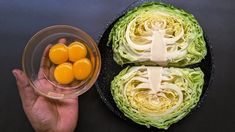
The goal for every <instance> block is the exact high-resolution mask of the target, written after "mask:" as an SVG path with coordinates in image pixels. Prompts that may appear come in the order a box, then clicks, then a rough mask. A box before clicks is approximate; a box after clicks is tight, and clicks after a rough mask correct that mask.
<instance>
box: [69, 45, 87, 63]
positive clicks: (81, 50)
mask: <svg viewBox="0 0 235 132" xmlns="http://www.w3.org/2000/svg"><path fill="white" fill-rule="evenodd" d="M68 49H69V60H70V61H71V62H75V61H77V60H79V59H82V58H85V57H86V55H87V49H86V46H85V45H84V44H82V43H80V42H73V43H71V44H70V45H69V47H68Z"/></svg>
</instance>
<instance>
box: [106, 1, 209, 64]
mask: <svg viewBox="0 0 235 132" xmlns="http://www.w3.org/2000/svg"><path fill="white" fill-rule="evenodd" d="M108 43H112V49H113V52H114V60H115V61H116V62H117V63H118V64H120V65H123V64H126V63H135V64H144V65H168V66H186V65H190V64H195V63H198V62H200V61H201V60H202V59H203V58H204V57H205V55H206V52H207V51H206V44H205V40H204V37H203V31H202V28H201V27H200V26H199V24H198V22H197V21H196V19H195V18H194V16H193V15H192V14H189V13H187V12H185V11H184V10H182V9H177V8H175V7H173V6H171V5H167V4H163V3H158V2H149V3H145V4H143V5H141V6H139V7H136V8H134V9H133V10H131V11H129V12H127V13H126V14H125V15H124V16H123V17H121V18H120V19H119V20H118V21H117V22H116V23H115V25H114V27H113V28H112V30H111V32H110V34H109V42H108Z"/></svg>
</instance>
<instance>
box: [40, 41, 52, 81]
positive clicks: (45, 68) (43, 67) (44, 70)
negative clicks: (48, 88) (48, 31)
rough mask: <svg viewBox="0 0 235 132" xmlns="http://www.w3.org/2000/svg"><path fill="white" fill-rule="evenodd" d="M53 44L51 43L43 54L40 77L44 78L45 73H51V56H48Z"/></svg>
mask: <svg viewBox="0 0 235 132" xmlns="http://www.w3.org/2000/svg"><path fill="white" fill-rule="evenodd" d="M51 46H52V45H51V44H49V45H48V46H47V47H46V48H45V50H44V52H43V54H42V59H41V63H40V69H39V72H38V79H43V78H45V76H44V74H49V61H48V60H49V58H48V53H49V49H50V48H51Z"/></svg>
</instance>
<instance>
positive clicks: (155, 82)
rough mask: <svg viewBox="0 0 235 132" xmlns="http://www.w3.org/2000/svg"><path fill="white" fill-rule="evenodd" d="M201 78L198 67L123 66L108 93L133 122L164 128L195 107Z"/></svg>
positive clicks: (200, 89) (201, 73)
mask: <svg viewBox="0 0 235 132" xmlns="http://www.w3.org/2000/svg"><path fill="white" fill-rule="evenodd" d="M203 78H204V74H203V72H202V71H201V69H200V68H195V69H188V68H182V69H180V68H162V67H150V66H148V67H146V66H134V67H127V68H125V69H124V70H122V71H121V72H120V73H119V75H117V76H116V77H115V78H114V80H113V81H112V83H111V93H112V96H113V99H114V101H115V103H116V105H117V107H118V108H119V109H120V110H121V111H122V112H123V113H124V115H125V116H127V117H128V118H130V119H131V120H133V121H134V122H136V123H138V124H141V125H145V126H147V127H150V126H153V127H157V128H159V129H167V128H168V127H169V126H170V125H171V124H173V123H176V122H177V121H179V120H180V119H182V118H183V117H185V116H186V115H187V114H188V113H189V112H190V110H191V109H192V108H194V107H195V106H196V104H197V102H198V101H199V99H200V95H201V93H202V88H203V84H204V79H203Z"/></svg>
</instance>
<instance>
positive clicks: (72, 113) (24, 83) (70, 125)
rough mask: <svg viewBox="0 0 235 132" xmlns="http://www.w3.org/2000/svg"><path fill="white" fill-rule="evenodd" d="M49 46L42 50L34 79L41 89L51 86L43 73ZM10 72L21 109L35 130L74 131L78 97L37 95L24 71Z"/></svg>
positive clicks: (15, 70)
mask: <svg viewBox="0 0 235 132" xmlns="http://www.w3.org/2000/svg"><path fill="white" fill-rule="evenodd" d="M60 41H61V40H60ZM62 41H63V40H62ZM49 48H50V46H48V47H47V48H46V50H45V51H44V56H43V57H42V61H41V67H40V70H39V73H38V80H36V81H37V83H39V85H38V86H40V87H41V88H42V89H45V88H51V87H53V86H52V85H51V84H50V83H48V81H46V79H45V78H44V75H43V72H44V68H43V65H44V64H45V63H44V61H45V59H47V57H46V55H47V52H48V50H49ZM12 73H13V75H14V76H15V78H16V82H17V86H18V90H19V93H20V97H21V101H22V105H23V109H24V111H25V113H26V115H27V117H28V119H29V121H30V123H31V124H32V126H33V128H34V129H35V131H43V132H44V131H52V132H54V131H55V132H71V131H74V129H75V127H76V125H77V119H78V98H73V99H64V100H52V99H49V98H46V97H43V96H40V95H37V94H36V93H35V91H34V89H33V88H32V87H31V86H30V84H29V80H28V78H27V76H26V74H25V73H24V72H22V71H21V70H19V69H14V70H13V71H12Z"/></svg>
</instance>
